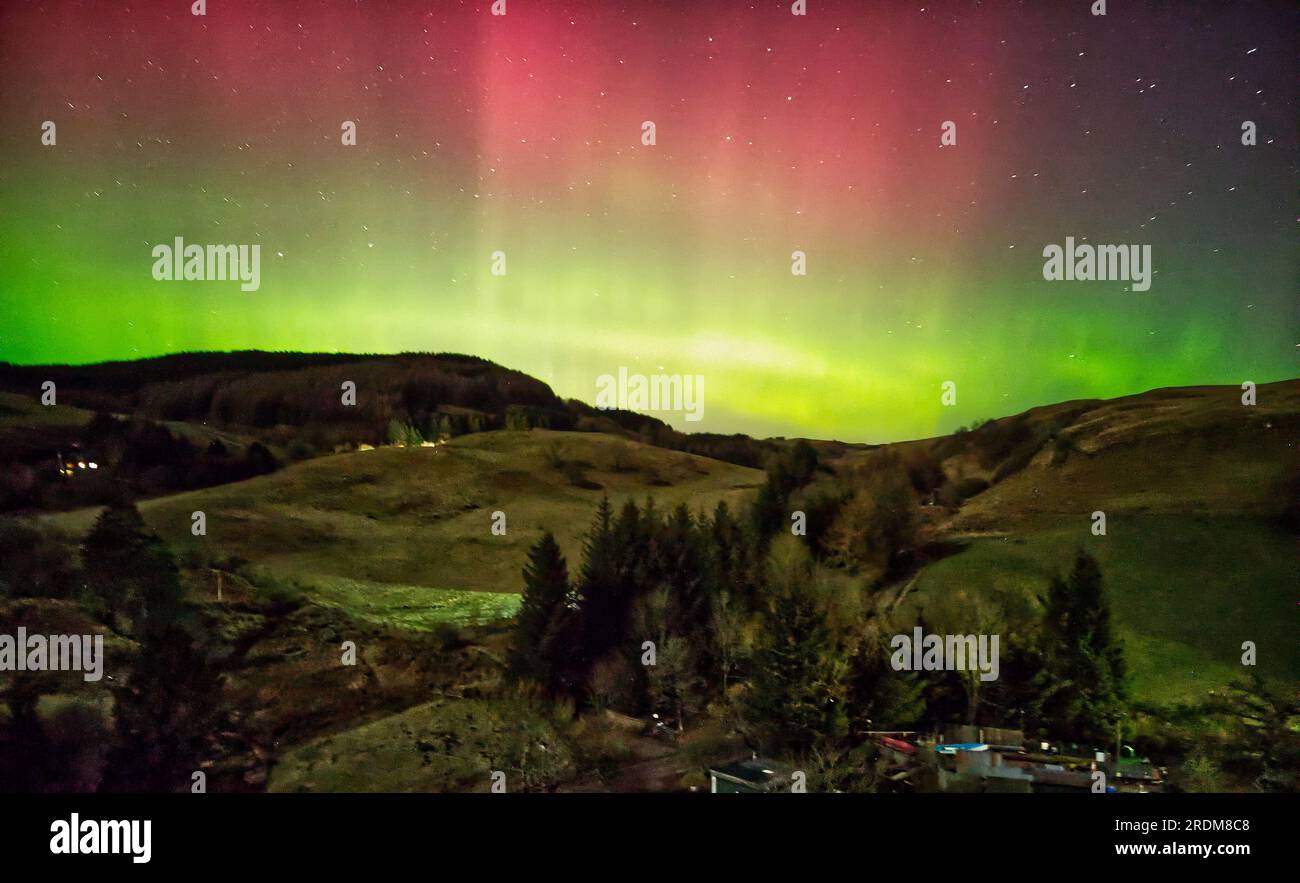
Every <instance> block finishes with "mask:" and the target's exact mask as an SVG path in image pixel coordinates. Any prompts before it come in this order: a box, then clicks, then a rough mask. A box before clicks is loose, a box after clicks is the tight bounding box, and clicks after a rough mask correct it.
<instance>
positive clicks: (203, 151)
mask: <svg viewBox="0 0 1300 883" xmlns="http://www.w3.org/2000/svg"><path fill="white" fill-rule="evenodd" d="M1108 5H1109V9H1108V14H1107V15H1106V16H1104V17H1102V16H1093V15H1091V14H1090V13H1089V6H1090V2H1085V0H1070V2H1065V0H1061V2H1051V3H1044V2H1023V3H1017V2H996V0H994V2H984V3H976V2H937V3H936V2H927V0H912V2H893V0H878V2H871V3H865V2H832V0H808V3H807V15H805V16H794V15H792V14H791V11H790V3H788V2H754V3H744V2H721V0H696V2H689V3H688V2H672V0H658V2H650V0H644V2H616V0H589V2H561V0H547V2H542V0H508V3H507V14H506V15H505V16H493V15H491V14H490V6H491V3H490V0H473V2H463V3H462V2H447V0H425V2H420V3H416V2H403V0H390V2H383V3H380V2H361V0H318V2H294V0H277V2H274V3H268V2H255V0H209V2H208V4H207V15H206V16H203V17H197V16H193V15H191V14H190V4H189V2H164V0H142V2H129V0H128V2H125V3H106V2H72V0H66V2H57V0H45V2H18V0H11V2H5V3H4V4H2V5H0V84H3V85H0V359H3V360H7V361H13V362H20V363H39V362H76V363H80V362H91V361H99V360H106V359H123V358H134V357H139V356H148V355H158V354H162V353H168V352H175V351H181V350H200V349H217V350H226V349H247V348H257V349H281V350H284V349H293V350H313V351H336V350H337V351H354V352H399V351H451V352H464V353H472V354H475V355H479V356H483V357H485V358H489V359H492V360H493V361H496V362H499V363H501V364H504V365H507V366H509V367H512V368H518V369H520V370H523V371H526V372H528V373H530V374H532V375H534V376H536V377H539V378H540V379H542V380H544V381H546V382H548V383H550V384H551V385H552V386H553V387H554V388H555V390H556V392H557V393H559V394H560V395H563V396H572V397H576V398H580V399H583V400H585V401H587V402H594V401H595V395H596V378H597V377H598V376H600V375H602V374H607V373H608V374H614V373H617V370H618V368H619V367H620V366H625V367H627V368H628V369H629V371H631V372H640V373H646V374H651V373H659V372H665V373H677V374H689V375H703V376H704V377H705V381H706V384H705V407H704V419H703V420H702V421H700V422H698V423H685V422H684V421H683V420H682V419H681V415H674V414H671V413H660V414H658V415H657V416H660V417H662V418H663V419H665V420H667V421H668V422H669V423H672V424H673V425H675V426H676V427H677V428H679V429H688V430H710V431H718V432H747V433H751V434H756V435H787V436H796V435H804V436H811V437H834V438H840V439H843V440H850V441H888V440H896V439H903V438H914V437H922V436H928V435H933V434H936V433H940V432H948V431H951V430H952V429H953V428H955V427H956V426H958V425H962V424H967V423H969V422H971V421H972V420H975V419H979V418H987V417H994V416H1001V415H1005V414H1010V413H1015V412H1017V411H1020V410H1023V409H1025V408H1028V407H1032V406H1034V405H1038V404H1046V403H1050V402H1055V401H1061V400H1066V399H1075V398H1090V397H1108V396H1116V395H1124V394H1129V393H1134V392H1139V391H1142V390H1145V389H1150V388H1154V387H1161V386H1174V385H1191V384H1207V383H1225V384H1233V385H1239V384H1240V383H1241V382H1242V381H1244V380H1253V381H1255V382H1266V381H1271V380H1279V379H1286V378H1291V377H1295V376H1297V375H1298V374H1300V371H1298V370H1297V358H1298V357H1300V348H1298V344H1300V302H1298V300H1297V296H1296V295H1297V290H1298V283H1300V272H1298V270H1300V263H1298V261H1297V250H1296V247H1295V235H1296V223H1297V215H1298V213H1300V205H1298V204H1297V197H1296V182H1297V162H1296V157H1297V153H1296V136H1297V131H1296V102H1295V88H1296V87H1295V83H1296V75H1297V63H1296V55H1297V54H1296V51H1295V45H1294V34H1295V33H1296V24H1297V22H1296V10H1295V8H1294V4H1293V3H1290V2H1277V3H1263V2H1242V3H1235V4H1231V5H1227V4H1221V3H1219V2H1214V3H1194V2H1187V3H1166V2H1154V0H1153V2H1118V0H1111V2H1109V4H1108ZM46 120H50V121H53V122H55V124H56V126H57V143H56V145H54V146H44V145H42V144H41V125H42V123H43V122H44V121H46ZM345 120H351V121H354V122H355V123H356V126H357V144H356V146H344V145H343V144H342V143H341V138H340V134H341V126H342V124H343V122H344V121H345ZM1247 120H1250V121H1252V122H1254V123H1255V124H1256V127H1257V135H1256V138H1257V143H1256V144H1255V145H1254V146H1245V145H1243V144H1242V143H1241V131H1242V129H1241V127H1242V123H1243V122H1244V121H1247ZM645 121H653V122H654V123H655V127H656V139H655V140H656V143H655V144H654V145H653V146H647V145H644V144H642V140H641V134H642V123H643V122H645ZM945 121H952V122H954V123H955V124H956V144H955V145H950V146H944V145H942V144H941V142H940V136H941V134H942V133H941V126H942V124H943V123H944V122H945ZM177 236H182V237H184V239H185V240H186V241H187V242H196V243H250V244H260V245H261V247H262V258H261V287H260V289H259V290H258V291H255V292H244V291H241V290H240V287H239V285H238V284H237V283H230V282H219V281H213V282H198V281H191V282H158V281H155V280H154V279H153V278H152V276H151V269H152V266H153V257H152V255H151V250H152V248H153V246H154V245H155V244H158V243H170V242H171V241H172V240H173V239H174V238H175V237H177ZM1067 236H1073V237H1074V238H1075V239H1076V240H1077V241H1086V242H1089V243H1097V244H1149V245H1150V246H1151V247H1152V256H1153V262H1154V275H1153V277H1152V284H1151V289H1150V290H1149V291H1145V292H1134V291H1132V290H1131V289H1130V285H1129V283H1127V282H1123V281H1115V282H1046V281H1045V280H1044V279H1043V274H1042V268H1043V257H1042V251H1043V248H1044V247H1045V246H1046V245H1048V244H1053V243H1055V244H1063V243H1064V241H1065V237H1067ZM795 250H800V251H803V252H804V253H805V254H806V255H807V275H805V276H796V275H794V274H792V273H791V254H792V252H794V251H795ZM496 251H502V252H504V253H505V255H506V274H505V275H504V276H494V275H493V274H492V273H491V265H492V254H493V252H496ZM945 381H952V382H954V383H955V384H956V389H957V403H956V405H955V406H951V407H946V406H944V405H942V404H941V400H940V390H941V384H943V383H944V382H945Z"/></svg>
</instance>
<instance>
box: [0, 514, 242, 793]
mask: <svg viewBox="0 0 1300 883" xmlns="http://www.w3.org/2000/svg"><path fill="white" fill-rule="evenodd" d="M13 531H14V529H13V528H9V529H7V530H4V531H0V538H4V537H9V541H11V542H12V540H13V539H14V538H15V536H14V533H13ZM5 570H6V571H9V570H10V568H9V567H6V568H5ZM59 572H60V577H59V578H58V580H57V583H56V584H51V585H50V586H49V588H51V589H52V590H53V591H54V592H55V593H56V594H55V596H56V597H69V596H70V597H72V598H73V599H75V600H77V601H78V602H79V603H80V604H81V606H82V607H83V609H84V610H85V612H86V613H87V614H88V615H89V616H90V617H92V618H93V619H95V620H97V621H102V622H104V623H106V624H108V625H109V627H110V628H111V629H112V630H113V631H114V632H116V633H117V634H119V635H121V636H123V637H125V638H127V639H129V640H130V641H131V642H133V644H134V647H135V651H134V653H133V654H131V655H130V662H129V665H127V666H126V669H127V671H126V674H125V677H124V676H123V672H122V669H121V668H118V667H117V666H114V671H115V677H114V679H113V681H112V682H111V685H109V689H111V690H112V692H113V700H114V701H113V713H112V720H111V726H108V727H106V725H105V723H104V721H103V720H102V719H100V718H99V717H98V716H97V715H95V714H93V713H92V712H90V711H88V710H87V709H86V708H84V707H77V709H76V710H75V711H73V712H71V713H67V712H65V713H61V714H60V715H58V716H56V717H55V718H53V719H51V720H44V719H42V718H41V716H40V715H39V714H38V712H37V706H38V700H39V698H40V696H41V695H42V694H43V693H45V692H48V691H51V690H53V689H55V688H57V686H58V681H57V680H55V679H54V677H53V676H51V675H47V674H45V673H24V674H23V675H18V676H15V677H12V678H10V679H9V682H8V685H7V687H6V688H5V689H4V690H3V692H2V693H0V699H3V701H4V702H5V703H6V705H7V707H8V711H9V719H8V722H7V724H6V725H5V727H4V728H3V729H2V730H0V790H15V791H45V790H94V789H99V790H107V791H154V792H161V791H182V790H188V788H189V786H190V781H191V780H190V776H191V773H192V772H193V771H195V770H197V769H199V768H200V766H201V765H202V761H203V760H204V758H205V757H206V752H207V749H208V745H207V740H208V738H209V737H210V735H211V733H212V732H213V731H214V729H215V728H216V722H217V715H218V697H219V695H220V676H219V674H218V671H217V668H216V666H215V665H214V664H213V663H212V661H211V660H210V659H209V657H208V654H207V652H206V651H205V649H204V648H205V646H206V644H207V640H206V636H205V635H204V633H203V630H202V627H201V625H200V623H199V620H198V619H197V617H196V616H195V614H194V612H193V610H192V608H191V607H190V606H189V605H188V604H187V603H186V602H185V600H184V597H183V590H182V586H181V580H180V572H179V570H178V568H177V565H176V561H175V559H174V558H173V557H172V554H171V552H170V551H169V550H168V548H167V547H166V545H165V544H164V543H163V541H162V540H161V539H160V538H159V537H158V536H157V535H156V534H153V533H152V532H151V531H149V529H148V528H147V527H146V526H145V524H144V521H143V519H141V517H140V513H139V512H138V511H137V510H136V509H135V507H134V506H129V505H128V506H114V507H110V508H108V509H106V510H105V511H104V512H103V514H102V515H101V516H100V517H99V519H98V520H97V521H96V523H95V525H94V527H93V528H92V530H91V531H90V533H89V534H88V535H87V537H86V539H85V542H84V544H83V546H82V549H81V567H80V568H74V567H73V566H72V565H66V564H65V565H63V566H62V567H61V568H60V571H59ZM0 578H2V579H3V580H4V582H5V583H7V584H8V586H9V588H10V590H11V591H12V590H13V587H14V585H15V582H14V574H13V573H10V572H6V573H5V574H4V576H3V577H0ZM34 588H40V586H38V585H34V584H27V585H26V587H25V591H24V594H30V593H31V592H32V590H33V589H34ZM69 589H71V590H70V591H69ZM71 759H76V761H77V762H76V763H72V762H70V761H71Z"/></svg>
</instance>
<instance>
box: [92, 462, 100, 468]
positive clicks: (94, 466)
mask: <svg viewBox="0 0 1300 883" xmlns="http://www.w3.org/2000/svg"><path fill="white" fill-rule="evenodd" d="M90 468H91V469H98V468H99V464H98V463H91V464H90Z"/></svg>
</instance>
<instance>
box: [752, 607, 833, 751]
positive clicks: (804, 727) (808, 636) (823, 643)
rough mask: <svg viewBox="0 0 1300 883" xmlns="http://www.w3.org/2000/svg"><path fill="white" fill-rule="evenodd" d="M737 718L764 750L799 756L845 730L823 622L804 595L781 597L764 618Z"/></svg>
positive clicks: (830, 645)
mask: <svg viewBox="0 0 1300 883" xmlns="http://www.w3.org/2000/svg"><path fill="white" fill-rule="evenodd" d="M765 624H766V628H765V629H764V632H765V636H764V639H763V640H762V642H761V643H760V645H759V648H758V650H757V652H756V653H755V654H754V666H753V667H754V675H753V679H752V681H751V682H750V687H749V691H748V693H747V694H746V696H745V700H744V706H743V709H742V713H743V716H744V719H745V721H746V722H747V724H748V726H749V729H750V732H751V734H752V735H753V736H754V738H755V741H757V742H758V743H759V744H760V745H762V746H763V747H764V748H765V749H771V750H777V751H783V752H791V753H793V754H795V755H796V756H802V755H804V754H805V753H806V752H808V751H809V750H810V749H812V748H813V747H815V746H818V745H828V744H835V743H837V742H839V741H840V740H841V739H842V738H843V737H844V735H845V734H846V733H847V730H848V723H847V717H846V714H845V708H844V701H843V697H844V688H843V683H842V674H843V673H842V671H841V666H840V665H839V664H838V663H836V661H835V659H834V654H835V651H834V645H833V642H832V635H831V630H830V627H829V626H828V625H827V623H826V616H825V614H824V613H822V611H821V610H819V609H818V607H817V604H816V601H815V599H814V598H813V597H812V596H811V594H810V593H809V592H808V591H807V590H794V591H788V592H783V593H782V594H781V595H780V596H778V598H777V599H776V601H775V603H774V604H773V606H772V610H771V612H770V614H769V615H768V616H767V617H766V623H765Z"/></svg>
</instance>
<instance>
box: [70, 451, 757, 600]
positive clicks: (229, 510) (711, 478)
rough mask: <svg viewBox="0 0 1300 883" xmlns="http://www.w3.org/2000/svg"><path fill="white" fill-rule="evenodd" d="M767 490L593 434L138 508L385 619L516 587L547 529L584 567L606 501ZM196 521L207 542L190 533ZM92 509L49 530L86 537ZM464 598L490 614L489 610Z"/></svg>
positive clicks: (270, 478)
mask: <svg viewBox="0 0 1300 883" xmlns="http://www.w3.org/2000/svg"><path fill="white" fill-rule="evenodd" d="M761 481H762V473H760V472H758V471H756V470H752V469H747V468H745V467H742V466H735V465H732V464H729V463H723V462H720V461H717V460H709V459H706V458H704V457H697V456H694V455H691V454H686V453H680V452H676V451H670V450H665V449H663V448H657V447H652V446H649V445H643V444H639V443H637V442H633V441H628V440H625V439H620V438H616V437H613V436H608V435H603V434H600V433H577V432H572V433H571V432H551V431H547V430H532V431H527V432H508V431H502V432H488V433H477V434H473V435H467V436H462V437H459V438H456V439H454V440H452V441H451V442H449V443H447V444H445V445H440V446H438V447H436V448H435V447H423V448H396V447H385V448H379V449H376V450H372V451H358V452H355V453H349V454H338V455H334V456H329V457H322V458H318V459H315V460H311V461H308V462H304V463H299V464H296V465H294V466H290V467H288V468H286V469H283V470H281V471H279V472H277V473H274V474H272V475H267V476H262V477H259V478H256V479H252V480H249V481H244V482H239V483H236V484H230V485H224V486H221V487H213V488H206V489H203V490H199V491H192V492H188V493H183V494H176V495H173V496H169V497H163V498H160V499H155V500H149V501H146V502H144V503H142V504H141V505H140V509H141V512H142V513H143V514H144V517H145V519H146V521H148V523H149V524H150V525H151V526H152V527H153V528H154V529H155V530H157V531H158V532H159V533H160V534H161V535H162V536H163V537H164V538H166V539H167V541H168V542H169V543H170V544H171V545H172V547H173V548H174V549H175V550H176V551H177V552H179V553H181V554H182V555H186V554H187V553H190V554H191V555H192V554H194V553H197V555H198V556H200V557H202V558H205V559H207V560H209V561H217V560H222V559H225V558H228V557H230V556H239V557H242V558H244V559H247V560H248V561H250V562H253V563H254V564H255V565H256V566H257V567H258V568H259V569H265V570H266V571H268V572H270V573H272V574H274V575H276V576H278V577H280V578H283V579H285V580H289V581H292V582H297V583H300V584H302V585H303V586H304V587H308V588H310V589H311V590H312V591H313V592H314V593H317V594H319V596H320V597H319V600H321V601H322V602H325V603H335V604H338V605H340V606H346V607H349V608H351V609H352V610H353V612H354V613H360V614H361V615H363V616H366V617H367V618H381V619H386V620H389V621H392V620H393V619H394V618H397V619H399V620H400V619H401V617H402V616H403V615H408V616H410V615H412V611H414V612H415V614H420V613H423V612H427V609H432V608H435V607H437V606H438V605H439V604H442V605H445V604H446V602H447V600H448V599H447V598H446V597H445V596H439V597H435V596H432V595H427V594H425V593H424V592H423V591H422V590H424V589H438V590H453V591H456V592H508V593H514V592H518V591H519V589H520V588H521V583H520V570H521V569H522V567H523V565H524V562H525V559H526V556H527V552H528V548H529V547H530V546H531V545H532V544H533V543H534V542H536V540H537V539H538V537H540V536H541V535H542V532H543V531H545V530H551V531H553V532H554V533H555V535H556V538H557V539H558V541H559V542H560V545H561V547H562V548H563V549H564V550H565V552H566V554H567V555H568V557H569V562H570V567H571V568H573V569H576V568H577V566H578V564H579V563H580V560H581V538H582V535H583V534H584V533H585V532H586V530H587V528H588V526H589V525H590V523H591V519H592V516H593V514H594V512H595V509H596V506H597V505H598V504H599V502H600V499H601V497H602V495H605V494H608V495H609V497H610V500H611V502H612V503H613V504H614V505H615V506H618V505H619V504H620V503H621V501H622V500H623V499H626V498H627V497H629V496H631V497H635V498H636V499H637V500H638V502H640V501H642V500H643V499H644V498H645V497H646V496H647V495H648V496H652V497H654V499H655V502H656V505H658V506H660V507H662V508H665V509H667V508H671V507H674V506H676V505H677V504H678V503H683V502H684V503H686V504H687V505H688V506H690V508H691V509H692V511H699V510H700V509H701V508H705V509H708V510H712V508H713V507H714V506H716V505H717V503H718V501H719V500H723V499H725V500H727V501H728V503H729V505H731V506H733V508H735V507H739V506H741V505H742V498H743V497H745V496H746V495H747V494H748V493H750V492H751V489H752V488H754V487H756V486H757V485H758V484H759V483H760V482H761ZM198 510H201V511H203V512H204V513H205V514H206V516H207V536H205V537H194V536H192V535H191V533H190V525H191V520H190V519H191V513H192V512H194V511H198ZM494 511H501V512H503V513H505V517H506V534H505V535H504V536H494V535H493V534H492V532H491V526H492V513H493V512H494ZM96 514H97V512H96V511H95V510H88V509H83V510H79V511H77V512H71V513H66V514H60V515H51V516H47V519H48V520H49V521H50V522H52V523H54V524H56V525H58V526H59V527H62V528H63V529H65V530H67V531H69V532H71V533H74V534H81V533H83V532H84V531H85V530H87V529H89V526H90V524H91V522H92V521H93V519H94V517H95V515H96ZM460 600H462V601H465V602H466V603H469V604H471V605H473V604H478V605H479V606H481V607H483V610H484V615H485V617H486V616H488V614H490V613H491V612H492V610H494V609H496V608H494V607H492V606H491V605H492V602H490V601H486V599H485V600H484V601H483V602H482V603H479V602H477V601H475V599H472V598H471V599H464V598H461V599H460ZM484 605H486V606H484ZM403 611H406V613H405V614H404V613H403ZM421 621H422V620H421V617H420V616H419V615H414V619H413V620H412V622H413V623H416V624H418V623H420V622H421Z"/></svg>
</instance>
